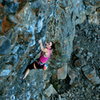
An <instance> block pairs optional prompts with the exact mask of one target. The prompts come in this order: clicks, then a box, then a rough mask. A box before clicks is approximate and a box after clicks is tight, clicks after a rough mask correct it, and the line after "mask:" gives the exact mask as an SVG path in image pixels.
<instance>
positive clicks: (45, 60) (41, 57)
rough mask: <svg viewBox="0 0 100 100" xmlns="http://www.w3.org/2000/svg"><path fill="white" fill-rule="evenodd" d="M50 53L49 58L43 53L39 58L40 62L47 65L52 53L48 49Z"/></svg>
mask: <svg viewBox="0 0 100 100" xmlns="http://www.w3.org/2000/svg"><path fill="white" fill-rule="evenodd" d="M48 52H49V54H48V57H45V56H44V54H43V52H42V53H41V55H40V58H39V61H40V62H42V63H46V62H47V61H48V60H49V58H50V56H51V53H52V52H51V50H49V49H48Z"/></svg>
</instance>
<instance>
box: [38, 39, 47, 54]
mask: <svg viewBox="0 0 100 100" xmlns="http://www.w3.org/2000/svg"><path fill="white" fill-rule="evenodd" d="M39 44H40V48H41V51H43V52H47V49H46V48H44V46H43V44H42V41H41V40H39Z"/></svg>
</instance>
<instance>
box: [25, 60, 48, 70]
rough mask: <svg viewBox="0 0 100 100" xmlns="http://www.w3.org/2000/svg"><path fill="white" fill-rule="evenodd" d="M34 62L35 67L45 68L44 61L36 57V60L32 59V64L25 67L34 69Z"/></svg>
mask: <svg viewBox="0 0 100 100" xmlns="http://www.w3.org/2000/svg"><path fill="white" fill-rule="evenodd" d="M34 64H35V67H36V69H43V70H46V69H47V67H48V65H47V64H45V63H41V62H40V61H39V60H38V59H37V60H36V61H34V62H33V63H32V64H30V65H28V66H27V68H28V69H30V70H31V69H35V68H34Z"/></svg>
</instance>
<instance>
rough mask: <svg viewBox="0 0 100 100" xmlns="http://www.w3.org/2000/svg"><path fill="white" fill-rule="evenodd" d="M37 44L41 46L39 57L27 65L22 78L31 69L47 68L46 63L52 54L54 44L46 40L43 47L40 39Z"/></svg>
mask: <svg viewBox="0 0 100 100" xmlns="http://www.w3.org/2000/svg"><path fill="white" fill-rule="evenodd" d="M39 44H40V48H41V54H40V57H39V58H38V59H37V60H36V61H34V62H33V63H32V64H30V65H28V66H27V68H26V70H25V71H24V77H23V78H22V79H25V78H26V77H27V75H28V74H29V72H30V70H31V69H43V70H46V69H47V65H46V63H47V61H48V60H49V58H50V56H51V54H52V51H53V48H54V44H53V42H48V43H46V46H45V47H44V46H43V44H42V41H41V40H39Z"/></svg>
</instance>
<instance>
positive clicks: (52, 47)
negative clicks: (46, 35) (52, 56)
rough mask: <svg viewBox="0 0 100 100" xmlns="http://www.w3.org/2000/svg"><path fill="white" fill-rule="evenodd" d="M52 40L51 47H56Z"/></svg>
mask: <svg viewBox="0 0 100 100" xmlns="http://www.w3.org/2000/svg"><path fill="white" fill-rule="evenodd" d="M51 42H52V46H51V49H55V44H54V42H53V41H51Z"/></svg>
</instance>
